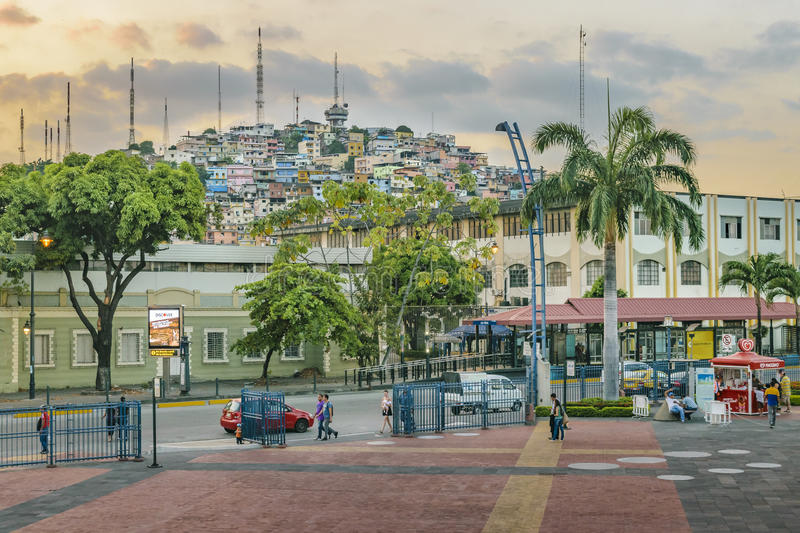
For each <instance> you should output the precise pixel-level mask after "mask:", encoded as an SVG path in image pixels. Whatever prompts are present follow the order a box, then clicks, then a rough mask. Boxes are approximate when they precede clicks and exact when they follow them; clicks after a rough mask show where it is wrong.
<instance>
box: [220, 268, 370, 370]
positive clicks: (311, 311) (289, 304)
mask: <svg viewBox="0 0 800 533" xmlns="http://www.w3.org/2000/svg"><path fill="white" fill-rule="evenodd" d="M343 282H344V279H343V278H342V277H341V276H338V275H336V274H333V273H331V272H327V271H325V270H320V269H317V268H314V267H312V266H310V265H305V264H301V263H286V262H280V263H276V264H275V265H273V266H272V267H271V268H270V270H269V272H268V273H267V275H266V276H265V277H264V279H262V280H259V281H256V282H253V283H248V284H247V285H241V286H239V287H236V290H242V291H244V296H245V298H246V299H247V302H246V303H245V304H244V306H243V308H244V309H245V310H246V311H248V312H249V314H250V320H251V323H252V324H253V326H255V327H256V330H255V331H253V332H251V333H248V334H247V336H245V337H244V338H242V339H240V340H239V341H237V342H236V343H234V345H233V349H234V350H236V351H237V353H241V354H248V353H254V352H255V353H258V352H266V358H265V360H264V366H263V367H262V371H261V377H263V378H266V377H267V372H268V371H269V363H270V361H271V360H272V355H273V354H274V353H275V352H276V351H279V350H281V349H283V348H286V347H288V346H293V345H299V344H300V343H302V342H306V343H310V344H321V345H324V346H325V348H326V349H328V348H329V347H330V344H331V343H332V342H333V343H336V344H337V345H338V346H339V348H340V349H341V350H342V352H343V353H355V352H356V351H357V350H358V334H357V328H356V327H354V326H355V325H357V324H358V323H359V321H360V318H359V316H358V312H357V311H356V309H355V307H353V305H351V304H350V302H348V301H347V298H346V297H345V295H344V294H343V293H342V289H341V283H343Z"/></svg>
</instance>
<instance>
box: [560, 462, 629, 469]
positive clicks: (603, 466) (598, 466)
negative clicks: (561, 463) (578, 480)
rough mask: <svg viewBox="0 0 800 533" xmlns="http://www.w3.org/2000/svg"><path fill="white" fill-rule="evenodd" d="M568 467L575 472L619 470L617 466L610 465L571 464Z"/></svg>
mask: <svg viewBox="0 0 800 533" xmlns="http://www.w3.org/2000/svg"><path fill="white" fill-rule="evenodd" d="M568 466H569V467H570V468H574V469H575V470H614V469H615V468H619V465H615V464H611V463H572V464H571V465H568Z"/></svg>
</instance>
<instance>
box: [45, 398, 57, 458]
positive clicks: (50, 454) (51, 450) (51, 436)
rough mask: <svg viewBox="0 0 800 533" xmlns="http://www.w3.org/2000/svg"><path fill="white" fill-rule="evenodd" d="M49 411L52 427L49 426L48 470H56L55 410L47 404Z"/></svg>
mask: <svg viewBox="0 0 800 533" xmlns="http://www.w3.org/2000/svg"><path fill="white" fill-rule="evenodd" d="M47 411H48V412H49V413H50V425H49V426H47V468H55V467H56V456H55V447H56V443H55V442H54V441H55V438H54V436H55V432H54V431H53V426H54V424H55V421H56V419H55V417H54V416H53V408H52V407H51V406H50V404H49V402H48V404H47Z"/></svg>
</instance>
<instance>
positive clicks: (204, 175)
mask: <svg viewBox="0 0 800 533" xmlns="http://www.w3.org/2000/svg"><path fill="white" fill-rule="evenodd" d="M194 168H195V170H197V177H198V179H199V180H200V183H201V184H202V185H203V188H205V186H206V180H208V170H206V167H204V166H202V165H200V166H196V167H194Z"/></svg>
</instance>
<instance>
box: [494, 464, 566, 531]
mask: <svg viewBox="0 0 800 533" xmlns="http://www.w3.org/2000/svg"><path fill="white" fill-rule="evenodd" d="M552 485H553V476H509V477H508V481H507V482H506V486H505V488H503V492H501V493H500V496H499V497H498V498H497V503H495V505H494V509H492V513H491V514H490V515H489V519H488V520H487V521H486V525H485V526H484V527H483V533H494V532H506V531H539V528H540V527H541V525H542V518H544V509H545V506H546V505H547V499H548V497H549V496H550V489H551V487H552Z"/></svg>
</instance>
